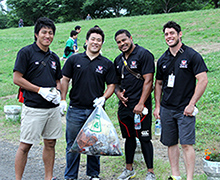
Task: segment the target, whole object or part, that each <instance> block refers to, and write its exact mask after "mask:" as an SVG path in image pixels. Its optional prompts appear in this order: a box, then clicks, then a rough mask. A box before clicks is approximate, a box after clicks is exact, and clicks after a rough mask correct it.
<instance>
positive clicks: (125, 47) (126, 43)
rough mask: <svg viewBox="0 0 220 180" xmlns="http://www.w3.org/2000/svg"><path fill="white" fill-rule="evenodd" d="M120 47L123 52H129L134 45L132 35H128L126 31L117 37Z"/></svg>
mask: <svg viewBox="0 0 220 180" xmlns="http://www.w3.org/2000/svg"><path fill="white" fill-rule="evenodd" d="M115 41H116V43H117V45H118V49H119V50H120V51H121V52H123V53H129V52H130V51H131V49H132V47H133V41H132V37H130V38H129V37H128V36H127V35H126V34H125V33H122V34H119V35H117V36H116V37H115Z"/></svg>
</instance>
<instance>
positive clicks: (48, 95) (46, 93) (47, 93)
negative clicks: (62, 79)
mask: <svg viewBox="0 0 220 180" xmlns="http://www.w3.org/2000/svg"><path fill="white" fill-rule="evenodd" d="M38 94H40V95H41V96H42V97H43V98H44V99H46V100H47V101H52V100H53V99H54V98H55V97H56V96H57V93H56V91H53V88H44V87H40V88H39V90H38Z"/></svg>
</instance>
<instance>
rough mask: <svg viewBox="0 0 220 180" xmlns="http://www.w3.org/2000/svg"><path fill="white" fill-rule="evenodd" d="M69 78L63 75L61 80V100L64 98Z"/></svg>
mask: <svg viewBox="0 0 220 180" xmlns="http://www.w3.org/2000/svg"><path fill="white" fill-rule="evenodd" d="M69 81H70V78H68V77H66V76H63V78H62V80H61V100H66V95H67V92H68V87H69Z"/></svg>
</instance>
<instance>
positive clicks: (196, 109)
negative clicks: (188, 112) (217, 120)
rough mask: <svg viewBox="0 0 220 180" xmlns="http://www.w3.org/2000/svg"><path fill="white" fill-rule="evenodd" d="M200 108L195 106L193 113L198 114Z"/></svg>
mask: <svg viewBox="0 0 220 180" xmlns="http://www.w3.org/2000/svg"><path fill="white" fill-rule="evenodd" d="M198 112H199V110H198V108H197V107H194V111H193V113H192V116H196V114H198Z"/></svg>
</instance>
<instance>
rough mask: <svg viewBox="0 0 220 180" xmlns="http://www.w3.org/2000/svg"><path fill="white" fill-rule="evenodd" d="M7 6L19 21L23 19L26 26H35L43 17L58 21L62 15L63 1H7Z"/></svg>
mask: <svg viewBox="0 0 220 180" xmlns="http://www.w3.org/2000/svg"><path fill="white" fill-rule="evenodd" d="M7 4H8V6H9V7H10V8H11V9H12V11H11V12H10V13H11V14H12V15H13V16H15V17H16V18H17V20H18V19H20V18H22V19H23V20H24V24H25V25H33V24H34V23H35V21H36V20H37V19H38V18H39V17H42V16H45V17H48V18H50V19H52V20H56V19H57V18H58V17H59V15H60V11H59V9H60V4H61V0H49V1H47V0H20V1H18V0H7Z"/></svg>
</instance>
